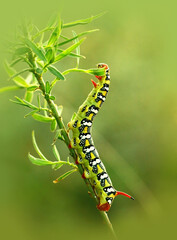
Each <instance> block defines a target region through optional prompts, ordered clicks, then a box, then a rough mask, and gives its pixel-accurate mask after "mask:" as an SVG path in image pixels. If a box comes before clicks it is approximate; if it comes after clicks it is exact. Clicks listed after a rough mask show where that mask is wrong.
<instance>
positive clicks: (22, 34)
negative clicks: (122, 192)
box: [0, 14, 105, 182]
mask: <svg viewBox="0 0 177 240" xmlns="http://www.w3.org/2000/svg"><path fill="white" fill-rule="evenodd" d="M101 15H102V14H99V15H96V16H92V17H90V18H86V19H81V20H76V21H73V22H70V23H64V22H63V21H62V20H61V19H60V17H57V18H56V19H55V20H54V21H52V22H50V23H49V24H48V26H47V27H45V28H43V29H42V30H39V29H38V27H37V26H35V25H34V24H31V23H30V24H26V23H23V25H22V26H21V28H20V30H19V32H18V33H17V36H18V37H17V41H16V42H14V43H13V44H11V45H10V46H9V49H10V53H11V55H12V61H11V62H10V63H9V62H8V61H6V62H5V63H4V66H5V69H6V72H7V74H8V75H9V80H11V81H13V83H14V85H11V86H8V87H4V88H1V89H0V92H5V91H10V90H16V89H23V90H25V94H24V96H23V97H22V98H20V97H17V96H16V97H15V100H11V101H12V102H14V103H16V104H18V105H21V106H24V107H26V108H28V109H30V111H29V112H28V113H27V114H26V115H25V117H28V116H32V117H33V119H34V120H36V121H39V122H43V123H49V124H50V129H51V131H52V132H56V137H55V140H56V139H59V140H61V141H65V143H66V138H65V137H64V136H66V132H65V130H64V129H60V128H61V126H58V122H57V119H56V114H55V113H54V111H55V110H56V111H57V115H58V117H59V118H62V111H63V106H62V105H59V106H57V105H56V104H55V103H54V100H55V96H54V95H53V94H52V91H53V88H54V87H55V84H56V83H57V82H58V81H63V80H66V75H67V74H69V73H71V72H84V73H87V74H92V75H97V76H102V75H104V74H105V70H104V69H101V68H99V69H98V68H93V69H81V68H79V64H80V59H84V58H85V56H83V55H81V51H80V46H81V44H83V42H84V41H85V36H86V35H88V34H91V33H94V32H96V31H98V29H92V30H88V31H84V32H81V33H76V31H75V30H72V31H71V33H72V36H71V37H68V36H66V35H65V33H64V31H65V29H69V28H73V27H76V26H78V25H83V24H88V23H90V22H92V21H93V20H95V19H97V18H98V17H100V16H101ZM63 33H64V34H63ZM66 57H72V58H73V59H74V60H75V61H74V65H75V66H74V67H73V68H70V69H66V70H65V71H61V70H60V69H59V68H58V67H57V63H58V62H60V61H62V60H63V59H64V58H66ZM21 66H25V67H23V68H22V69H21V70H20V71H17V70H16V69H18V68H19V67H21ZM46 73H49V74H50V75H51V76H52V78H53V79H52V80H51V81H45V80H44V77H45V76H44V74H46ZM41 99H42V101H41ZM47 103H48V104H47ZM51 105H52V107H51ZM54 108H55V109H54ZM32 139H33V145H34V148H35V150H36V152H37V154H38V155H39V158H36V157H34V156H32V155H31V154H29V155H28V157H29V159H30V161H31V162H32V163H33V164H36V165H39V166H44V165H52V167H53V169H59V168H60V167H61V166H63V165H69V166H70V167H72V168H73V169H72V170H71V171H69V172H67V173H65V174H64V175H62V176H61V177H59V178H58V179H57V180H56V181H55V182H58V181H59V180H61V179H63V178H65V177H66V176H68V175H70V174H71V173H73V172H74V171H76V170H77V167H76V166H75V165H74V164H72V163H70V161H69V160H67V161H61V159H60V156H59V153H58V150H57V148H56V146H55V145H54V146H53V153H54V155H55V157H56V159H57V161H55V162H53V161H50V160H48V159H47V158H46V157H45V156H44V155H43V154H42V153H41V151H40V150H39V148H38V146H37V143H36V140H35V136H34V132H33V133H32ZM66 144H67V143H66Z"/></svg>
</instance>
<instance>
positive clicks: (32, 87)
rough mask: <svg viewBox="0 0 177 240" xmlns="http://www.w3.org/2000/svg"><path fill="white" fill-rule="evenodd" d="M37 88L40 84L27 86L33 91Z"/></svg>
mask: <svg viewBox="0 0 177 240" xmlns="http://www.w3.org/2000/svg"><path fill="white" fill-rule="evenodd" d="M37 88H39V86H38V85H31V86H29V87H28V88H27V90H28V91H32V92H33V91H34V90H36V89H37Z"/></svg>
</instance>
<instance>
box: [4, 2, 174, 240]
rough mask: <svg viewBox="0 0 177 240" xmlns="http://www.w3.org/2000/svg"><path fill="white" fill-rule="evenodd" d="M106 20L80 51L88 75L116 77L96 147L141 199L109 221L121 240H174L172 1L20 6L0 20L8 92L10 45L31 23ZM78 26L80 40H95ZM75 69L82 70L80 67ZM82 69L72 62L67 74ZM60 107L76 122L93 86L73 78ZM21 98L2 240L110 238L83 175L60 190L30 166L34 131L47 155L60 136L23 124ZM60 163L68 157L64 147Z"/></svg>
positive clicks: (122, 204) (59, 93) (62, 87)
mask: <svg viewBox="0 0 177 240" xmlns="http://www.w3.org/2000/svg"><path fill="white" fill-rule="evenodd" d="M105 10H106V11H107V14H106V15H104V16H103V17H102V18H100V19H98V20H96V21H95V22H93V23H91V25H89V29H90V26H93V28H100V32H96V33H92V34H93V35H91V36H90V35H89V36H88V37H87V40H86V41H85V43H84V44H83V45H82V46H81V54H83V55H85V56H86V57H87V58H86V60H81V62H80V67H82V68H85V69H88V68H93V67H96V64H97V63H99V62H106V63H107V64H108V65H109V66H110V69H111V89H110V92H109V96H108V99H107V101H106V103H105V104H104V106H103V109H101V111H100V113H99V114H98V116H97V117H96V119H95V122H94V126H93V136H94V141H95V144H96V147H97V148H98V151H99V152H100V155H101V158H102V160H103V162H104V163H105V165H106V167H107V170H108V172H109V174H110V176H111V179H112V181H113V184H114V186H115V187H116V188H117V189H118V190H121V191H125V192H128V193H130V194H132V195H133V196H134V197H135V199H136V201H134V202H132V201H129V200H128V199H125V198H123V197H119V198H117V199H116V200H115V201H114V204H113V206H112V208H111V210H110V213H109V216H110V218H111V220H112V223H113V225H114V228H115V231H116V233H117V234H118V237H119V239H122V240H124V239H128V238H130V237H131V239H136V240H139V239H166V238H167V237H172V236H175V235H176V233H175V225H176V214H177V208H176V201H177V193H176V181H177V166H176V165H177V164H176V155H177V150H176V149H177V147H176V142H177V127H176V125H177V113H176V106H177V98H176V87H177V83H176V78H175V74H176V52H177V51H176V50H177V48H176V32H175V29H176V26H175V22H176V19H175V15H176V13H175V4H174V3H173V2H172V1H168V2H167V1H163V2H160V1H155V2H154V1H146V2H145V1H124V2H123V1H122V2H117V1H114V0H110V1H105V0H102V1H92V0H90V1H87V2H85V1H81V0H80V1H77V0H76V1H70V2H68V3H66V2H64V1H54V0H51V1H50V2H48V3H47V4H45V3H44V2H43V1H33V0H32V1H30V2H24V1H20V0H18V1H15V2H11V3H10V2H4V3H3V5H2V6H1V12H2V14H1V16H0V20H1V21H0V29H1V30H0V31H1V43H0V51H1V56H0V72H1V82H0V87H3V86H6V85H7V84H8V82H7V81H6V80H7V78H8V77H7V75H6V74H5V71H4V69H3V60H4V58H8V57H9V55H8V54H7V53H6V50H7V44H6V41H7V40H12V39H13V36H14V34H15V29H16V28H17V27H18V25H19V24H20V22H21V21H23V19H24V17H25V18H26V19H31V21H32V22H34V23H35V24H36V25H38V26H39V27H41V28H42V27H45V25H46V23H47V22H48V19H49V18H50V17H51V15H53V14H54V13H57V12H60V13H61V16H62V18H63V19H64V21H65V22H69V21H73V20H75V19H76V20H77V19H80V18H86V17H89V16H91V15H95V14H98V13H100V12H102V11H105ZM87 30H88V27H87V26H79V27H76V32H77V33H78V32H80V31H87ZM74 64H75V63H74ZM70 66H71V67H72V66H73V61H72V60H70V59H69V58H68V59H65V60H64V61H63V64H62V65H59V69H60V70H61V71H64V70H65V69H67V68H69V67H70ZM57 84H58V85H57V87H56V89H55V96H56V101H57V104H59V105H60V104H62V105H64V111H63V117H64V121H65V123H67V122H68V121H69V120H70V118H71V116H72V114H73V112H74V111H76V110H77V108H78V107H79V105H80V104H81V103H82V102H83V100H84V99H85V98H86V96H87V94H88V92H89V91H90V89H91V88H92V86H91V83H90V77H89V76H87V75H85V74H83V73H71V74H70V75H68V76H67V81H64V82H63V81H62V82H59V83H57ZM14 95H19V96H20V97H22V96H23V94H22V93H21V92H9V93H8V94H7V93H1V95H0V109H1V118H0V123H1V134H0V146H1V167H0V170H1V171H0V182H1V197H0V226H1V231H0V235H1V239H5V240H6V239H7V240H9V239H12V238H13V239H14V240H15V239H18V240H21V239H25V240H28V239H29V240H31V239H38V240H40V239H43V240H46V239H85V240H88V239H98V237H99V239H108V238H109V239H111V236H110V233H109V232H108V231H107V228H106V226H105V225H104V224H103V223H102V219H101V217H100V216H99V213H98V211H97V210H96V208H95V202H94V201H93V200H92V199H90V198H89V196H88V194H87V188H86V186H85V185H84V182H83V181H82V179H81V178H80V176H79V174H77V173H75V174H73V175H71V176H70V177H68V178H67V179H66V180H65V181H62V182H61V183H60V184H58V185H57V184H56V185H55V184H53V183H52V181H53V180H54V179H55V178H57V177H58V175H57V171H56V172H53V171H52V170H51V169H50V168H47V167H37V166H34V165H32V164H31V163H30V161H29V160H28V158H27V153H28V152H31V153H34V152H33V151H34V150H33V146H32V141H31V131H32V130H33V129H34V130H35V133H36V138H37V141H38V144H39V146H40V149H41V150H42V152H44V153H45V155H46V156H48V157H50V156H51V155H52V152H51V151H52V150H51V144H52V142H53V138H54V136H52V135H51V133H50V131H49V130H50V126H49V125H48V124H47V123H46V124H45V123H39V122H35V121H34V120H33V119H32V118H30V117H28V118H26V119H24V117H23V116H24V115H25V114H26V113H27V111H26V110H25V109H24V108H22V107H20V106H17V105H14V104H13V103H12V102H9V99H13V97H14ZM57 147H58V149H59V150H60V153H61V157H63V158H66V157H67V155H68V151H67V149H66V147H65V146H64V144H63V143H62V142H59V143H58V144H57Z"/></svg>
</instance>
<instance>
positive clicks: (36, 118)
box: [32, 113, 54, 123]
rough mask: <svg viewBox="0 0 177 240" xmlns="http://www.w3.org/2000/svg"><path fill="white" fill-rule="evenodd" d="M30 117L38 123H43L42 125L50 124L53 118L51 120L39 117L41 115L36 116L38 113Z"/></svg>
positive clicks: (42, 116)
mask: <svg viewBox="0 0 177 240" xmlns="http://www.w3.org/2000/svg"><path fill="white" fill-rule="evenodd" d="M32 117H33V118H34V119H35V120H37V121H39V122H44V123H48V122H52V121H53V119H54V118H51V117H46V116H44V115H41V114H38V113H35V114H33V115H32Z"/></svg>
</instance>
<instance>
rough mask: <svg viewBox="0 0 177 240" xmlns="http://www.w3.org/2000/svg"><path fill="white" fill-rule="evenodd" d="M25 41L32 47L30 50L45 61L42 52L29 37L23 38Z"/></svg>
mask: <svg viewBox="0 0 177 240" xmlns="http://www.w3.org/2000/svg"><path fill="white" fill-rule="evenodd" d="M25 43H26V44H27V45H28V47H30V48H31V49H32V51H33V52H34V53H35V54H36V55H37V56H38V57H39V59H41V60H42V61H44V62H46V58H45V56H44V54H43V52H42V51H41V50H40V49H39V48H38V47H37V46H36V44H35V43H34V42H32V41H31V40H29V39H26V40H25Z"/></svg>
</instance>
